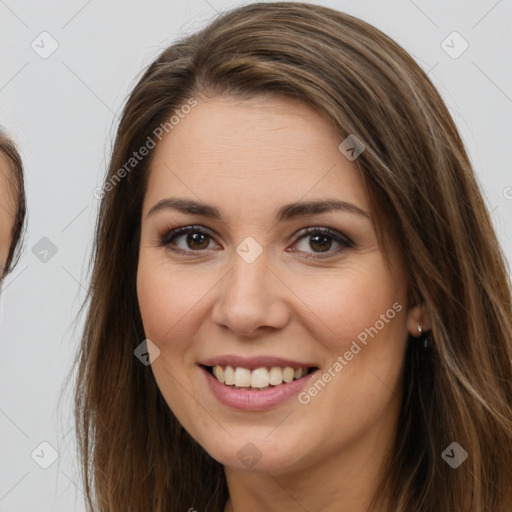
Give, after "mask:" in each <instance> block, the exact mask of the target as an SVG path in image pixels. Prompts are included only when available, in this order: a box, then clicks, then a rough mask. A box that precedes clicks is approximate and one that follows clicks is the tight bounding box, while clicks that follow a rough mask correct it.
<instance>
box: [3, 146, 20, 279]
mask: <svg viewBox="0 0 512 512" xmlns="http://www.w3.org/2000/svg"><path fill="white" fill-rule="evenodd" d="M11 174H12V172H11V169H10V167H9V165H8V162H7V160H6V158H5V157H4V156H3V155H1V154H0V276H1V274H2V273H3V269H4V267H5V264H6V261H7V256H8V255H9V248H10V246H11V242H12V228H13V226H14V217H15V215H16V205H15V202H14V200H13V197H12V191H11V184H10V183H11V180H12V176H11Z"/></svg>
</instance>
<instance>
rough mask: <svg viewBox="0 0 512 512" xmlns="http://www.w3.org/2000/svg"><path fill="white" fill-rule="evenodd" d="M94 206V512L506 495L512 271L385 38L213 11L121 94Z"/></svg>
mask: <svg viewBox="0 0 512 512" xmlns="http://www.w3.org/2000/svg"><path fill="white" fill-rule="evenodd" d="M101 196H102V202H101V206H100V211H99V218H98V225H97V231H96V239H95V242H96V246H95V252H94V268H93V274H92V282H91V287H90V290H89V296H88V315H87V318H86V322H85V332H84V336H83V340H82V346H81V349H80V354H79V360H78V363H79V367H78V370H79V371H78V383H77V392H76V414H77V420H78V423H77V434H78V436H79V446H80V450H81V457H82V467H83V472H84V482H85V492H86V495H87V498H88V504H89V506H90V507H91V509H92V506H93V504H94V503H96V504H97V506H98V508H99V510H102V511H126V510H130V511H136V510H140V511H142V510H144V511H149V510H151V511H182V510H197V511H215V512H217V511H219V512H220V511H226V512H228V511H229V512H233V511H234V512H239V511H240V510H258V511H259V510H265V511H270V510H287V511H295V510H297V511H299V510H301V511H302V510H314V511H327V510H336V511H338V512H339V511H351V512H363V511H372V512H374V511H377V510H379V511H386V512H391V511H393V512H395V511H399V512H405V511H407V512H410V511H415V512H419V511H422V512H427V511H428V512H438V511H440V510H457V511H460V512H462V511H467V512H469V511H471V512H476V511H493V512H505V511H507V512H508V511H509V510H510V509H511V507H512V469H511V468H512V408H511V406H512V369H511V361H512V346H511V334H512V320H511V317H512V315H511V292H510V280H509V276H508V274H507V271H506V268H505V264H504V259H503V257H502V254H501V252H500V249H499V245H498V242H497V239H496V236H495V234H494V232H493V229H492V226H491V222H490V220H489V214H488V212H487V210H486V207H485V205H484V202H483V200H482V196H481V193H480V190H479V188H478V186H477V183H476V181H475V177H474V174H473V170H472V168H471V164H470V162H469V160H468V156H467V154H466V151H465V149H464V146H463V143H462V141H461V139H460V137H459V135H458V133H457V130H456V127H455V125H454V123H453V121H452V119H451V117H450V115H449V113H448V111H447V109H446V107H445V105H444V104H443V102H442V100H441V98H440V96H439V94H438V93H437V91H436V90H435V88H434V86H433V85H432V83H431V82H430V81H429V79H428V77H427V76H426V75H425V73H424V72H423V71H422V70H421V69H420V68H419V67H418V65H417V64H416V63H415V62H414V60H413V59H412V58H411V57H410V56H409V55H408V54H407V53H406V52H405V51H404V50H403V49H402V48H400V47H399V46H398V45H397V44H396V43H394V42H393V41H392V40H390V39H389V38H388V37H387V36H386V35H384V34H383V33H382V32H380V31H378V30H377V29H375V28H373V27H371V26H369V25H368V24H366V23H365V22H363V21H361V20H358V19H356V18H353V17H351V16H349V15H346V14H343V13H340V12H336V11H334V10H331V9H328V8H323V7H319V6H313V5H309V4H301V3H287V2H277V3H268V4H267V3H255V4H251V5H247V6H244V7H241V8H238V9H235V10H233V11H231V12H229V13H227V14H224V15H222V16H220V17H219V18H217V19H216V20H215V21H213V22H212V23H211V24H210V25H209V26H207V27H206V28H205V29H204V30H202V31H201V32H198V33H197V34H194V35H191V36H189V37H186V38H184V39H182V40H181V41H179V42H177V43H175V44H173V45H172V46H171V47H169V48H168V49H167V50H165V51H164V52H162V54H161V55H160V56H159V57H158V58H157V59H156V60H155V62H153V63H152V64H151V65H150V66H149V68H148V69H147V71H146V72H145V73H144V75H143V76H142V78H141V79H140V81H139V82H138V84H137V85H136V87H135V88H134V90H133V92H132V93H131V95H130V97H129V99H128V102H127V104H126V106H125V109H124V112H123V116H122V119H121V122H120V125H119V128H118V133H117V138H116V141H115V146H114V149H113V155H112V160H111V164H110V168H109V172H108V176H107V177H106V180H105V186H104V187H103V192H102V194H101Z"/></svg>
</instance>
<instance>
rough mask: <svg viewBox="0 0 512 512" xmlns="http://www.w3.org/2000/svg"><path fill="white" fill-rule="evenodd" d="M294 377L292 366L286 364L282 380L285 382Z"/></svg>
mask: <svg viewBox="0 0 512 512" xmlns="http://www.w3.org/2000/svg"><path fill="white" fill-rule="evenodd" d="M294 377H295V371H294V370H293V368H290V367H289V366H287V367H286V368H285V369H284V370H283V380H284V381H285V382H291V381H292V380H293V379H294Z"/></svg>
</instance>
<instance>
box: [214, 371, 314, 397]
mask: <svg viewBox="0 0 512 512" xmlns="http://www.w3.org/2000/svg"><path fill="white" fill-rule="evenodd" d="M206 369H207V370H208V371H209V372H210V373H211V374H212V375H213V376H214V377H215V378H216V379H217V380H218V381H219V382H221V383H223V384H224V385H225V386H229V387H232V388H234V389H246V390H248V389H249V390H257V391H263V390H266V389H271V388H272V387H275V386H279V385H281V384H282V383H283V382H284V383H289V382H293V381H294V380H299V379H301V378H302V377H303V376H305V375H308V374H309V373H310V372H311V371H313V370H314V368H307V367H304V368H296V369H294V368H292V367H291V366H285V367H280V366H272V367H260V368H255V369H254V370H250V369H249V368H243V367H239V366H237V367H233V366H229V365H226V366H221V365H215V366H209V367H206Z"/></svg>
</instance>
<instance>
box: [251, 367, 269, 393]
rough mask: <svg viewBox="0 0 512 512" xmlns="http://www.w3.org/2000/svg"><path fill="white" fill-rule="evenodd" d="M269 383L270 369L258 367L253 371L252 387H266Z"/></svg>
mask: <svg viewBox="0 0 512 512" xmlns="http://www.w3.org/2000/svg"><path fill="white" fill-rule="evenodd" d="M268 384H269V378H268V370H267V369H266V368H256V370H253V371H252V373H251V388H266V387H267V386H268Z"/></svg>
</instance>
